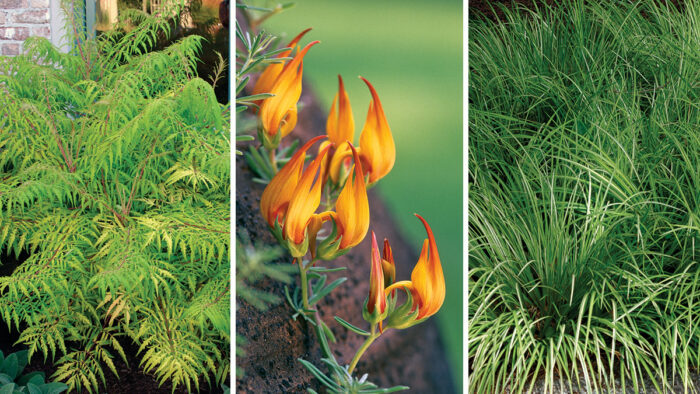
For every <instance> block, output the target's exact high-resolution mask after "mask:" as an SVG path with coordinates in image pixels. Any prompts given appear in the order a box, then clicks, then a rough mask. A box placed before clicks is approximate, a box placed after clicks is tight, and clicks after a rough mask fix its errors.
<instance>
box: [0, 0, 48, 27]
mask: <svg viewBox="0 0 700 394" xmlns="http://www.w3.org/2000/svg"><path fill="white" fill-rule="evenodd" d="M0 1H2V0H0ZM12 19H13V21H14V22H15V23H48V22H49V10H34V11H24V12H18V13H16V14H14V15H13V18H12Z"/></svg>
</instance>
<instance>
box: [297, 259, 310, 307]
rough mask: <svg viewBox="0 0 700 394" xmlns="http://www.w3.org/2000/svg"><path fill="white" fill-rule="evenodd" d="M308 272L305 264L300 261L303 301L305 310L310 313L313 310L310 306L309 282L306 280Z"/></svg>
mask: <svg viewBox="0 0 700 394" xmlns="http://www.w3.org/2000/svg"><path fill="white" fill-rule="evenodd" d="M306 271H307V269H306V268H304V262H303V261H302V260H301V259H299V274H300V275H301V301H302V303H303V305H304V309H305V310H307V311H308V310H310V309H311V306H310V305H309V282H308V279H307V278H306Z"/></svg>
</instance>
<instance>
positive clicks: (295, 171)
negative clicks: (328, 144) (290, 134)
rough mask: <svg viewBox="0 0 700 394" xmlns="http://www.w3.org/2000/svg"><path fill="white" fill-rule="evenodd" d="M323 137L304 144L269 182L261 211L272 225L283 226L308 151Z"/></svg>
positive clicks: (264, 193)
mask: <svg viewBox="0 0 700 394" xmlns="http://www.w3.org/2000/svg"><path fill="white" fill-rule="evenodd" d="M323 138H325V137H324V136H318V137H316V138H313V139H311V140H310V141H309V142H307V143H306V144H304V146H302V147H301V148H300V149H299V150H298V151H297V152H296V153H295V154H294V156H292V158H291V159H289V161H288V162H287V164H285V166H284V167H282V169H281V170H280V171H279V172H278V173H277V174H276V175H275V176H274V177H273V178H272V180H271V181H270V183H268V184H267V187H266V188H265V191H263V194H262V197H261V198H260V211H261V213H262V215H263V218H265V220H266V221H267V223H268V224H269V225H270V227H273V228H274V227H275V225H276V224H277V225H278V226H279V227H281V226H282V225H283V224H284V222H285V220H284V218H285V217H286V215H287V208H288V207H289V202H290V201H291V200H292V197H294V191H295V190H296V187H297V185H298V184H299V180H300V178H301V175H302V169H303V168H304V159H305V158H306V151H307V150H309V148H311V146H312V145H313V144H315V143H316V142H318V141H320V140H322V139H323Z"/></svg>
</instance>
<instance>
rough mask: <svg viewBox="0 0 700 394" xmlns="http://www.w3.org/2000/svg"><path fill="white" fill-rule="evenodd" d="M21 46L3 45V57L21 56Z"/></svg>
mask: <svg viewBox="0 0 700 394" xmlns="http://www.w3.org/2000/svg"><path fill="white" fill-rule="evenodd" d="M19 50H20V48H19V44H2V52H1V53H0V54H2V55H3V56H17V55H19Z"/></svg>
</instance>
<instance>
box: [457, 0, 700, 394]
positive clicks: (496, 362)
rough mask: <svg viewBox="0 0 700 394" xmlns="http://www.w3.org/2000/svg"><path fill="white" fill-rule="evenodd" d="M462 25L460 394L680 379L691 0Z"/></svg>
mask: <svg viewBox="0 0 700 394" xmlns="http://www.w3.org/2000/svg"><path fill="white" fill-rule="evenodd" d="M503 14H504V17H503V19H502V20H499V21H492V20H489V19H487V18H476V19H473V20H471V23H470V27H469V28H470V32H469V39H470V42H469V51H470V79H469V80H470V86H469V97H470V102H471V107H470V111H469V133H470V136H469V152H470V159H469V175H470V176H469V181H470V202H469V218H470V220H469V239H470V241H469V254H470V260H469V262H470V272H469V299H470V302H469V304H470V307H469V321H470V325H469V332H468V338H469V355H468V357H469V370H470V391H471V392H473V393H491V392H502V391H506V390H507V391H509V392H516V393H517V392H529V391H531V390H532V389H533V388H535V387H542V388H543V389H544V390H545V392H555V390H556V389H555V387H559V388H561V389H563V388H564V387H566V388H568V389H569V390H580V389H585V390H588V391H590V392H603V391H608V390H613V391H615V390H625V391H629V392H640V391H642V390H644V389H649V388H650V387H653V388H655V389H656V390H658V391H660V392H679V391H682V392H689V391H691V390H693V389H694V387H693V381H692V379H691V378H690V372H691V371H692V370H694V369H696V368H698V367H700V358H699V356H700V337H699V336H698V331H697V327H696V323H695V322H696V321H697V318H698V317H699V315H698V313H699V312H700V309H699V308H698V303H697V298H698V296H700V293H699V292H698V274H699V272H700V271H699V268H700V266H698V258H699V257H700V252H699V251H698V248H697V245H698V241H700V226H699V225H698V224H699V223H700V222H698V217H699V216H698V212H700V211H699V209H700V205H698V203H700V194H699V193H700V184H699V183H698V181H699V180H700V177H699V176H700V173H698V168H700V167H699V166H698V164H699V163H700V139H699V137H698V136H699V135H698V130H697V125H698V124H700V82H699V81H700V34H699V32H700V30H699V29H698V26H700V4H699V3H698V2H697V1H688V2H684V5H683V7H681V8H676V7H675V6H674V5H672V4H670V3H668V4H666V5H663V4H660V3H657V2H621V3H619V4H616V6H615V7H610V6H606V5H602V4H598V3H593V2H584V1H576V0H573V1H566V2H563V3H562V4H560V5H557V6H556V7H553V6H541V7H539V8H535V9H532V10H526V9H524V8H520V7H515V8H514V9H507V8H504V9H503Z"/></svg>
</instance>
